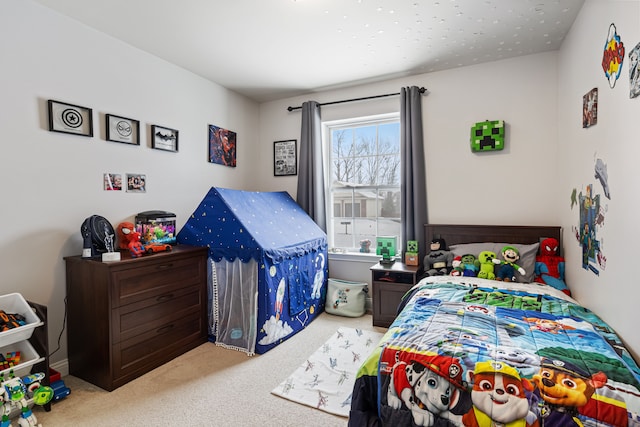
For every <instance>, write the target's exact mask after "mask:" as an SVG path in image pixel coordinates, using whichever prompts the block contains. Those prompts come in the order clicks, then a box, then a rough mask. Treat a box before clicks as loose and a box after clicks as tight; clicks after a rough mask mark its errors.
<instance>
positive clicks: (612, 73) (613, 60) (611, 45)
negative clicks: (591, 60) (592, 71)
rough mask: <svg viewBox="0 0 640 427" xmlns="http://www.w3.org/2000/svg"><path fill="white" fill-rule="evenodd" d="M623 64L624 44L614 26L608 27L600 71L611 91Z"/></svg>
mask: <svg viewBox="0 0 640 427" xmlns="http://www.w3.org/2000/svg"><path fill="white" fill-rule="evenodd" d="M623 62H624V43H622V40H621V39H620V36H619V35H618V32H617V30H616V26H615V24H611V25H609V32H608V33H607V40H606V41H605V43H604V52H603V53H602V70H603V71H604V75H605V77H606V78H607V80H608V81H609V87H610V88H611V89H613V88H614V87H615V85H616V82H617V81H618V78H620V74H621V73H622V63H623Z"/></svg>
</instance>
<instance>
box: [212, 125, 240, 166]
mask: <svg viewBox="0 0 640 427" xmlns="http://www.w3.org/2000/svg"><path fill="white" fill-rule="evenodd" d="M236 139H237V135H236V133H235V132H234V131H231V130H228V129H224V128H221V127H219V126H214V125H209V163H217V164H219V165H224V166H230V167H232V168H235V167H236V143H237V141H236Z"/></svg>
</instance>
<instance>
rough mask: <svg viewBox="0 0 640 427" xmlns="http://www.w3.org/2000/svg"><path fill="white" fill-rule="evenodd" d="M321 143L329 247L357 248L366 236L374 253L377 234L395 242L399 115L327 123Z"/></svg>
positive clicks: (397, 197) (397, 233)
mask: <svg viewBox="0 0 640 427" xmlns="http://www.w3.org/2000/svg"><path fill="white" fill-rule="evenodd" d="M324 142H325V148H326V150H327V153H328V155H327V157H326V158H327V159H328V163H329V164H328V171H329V172H328V173H327V174H326V179H327V188H328V193H327V194H328V197H329V198H330V202H329V203H328V204H327V205H328V206H329V208H328V212H327V215H329V216H330V217H329V221H328V224H327V227H328V230H327V235H328V237H329V246H330V247H332V248H340V249H344V250H347V251H353V252H358V251H359V250H360V247H361V243H360V242H361V241H365V240H369V241H370V242H371V252H373V253H375V246H376V237H377V236H397V238H398V241H399V240H400V232H401V230H400V120H399V116H398V115H397V114H394V115H386V116H383V117H373V118H372V117H369V118H361V119H353V120H342V121H339V122H325V123H324ZM398 249H400V248H398Z"/></svg>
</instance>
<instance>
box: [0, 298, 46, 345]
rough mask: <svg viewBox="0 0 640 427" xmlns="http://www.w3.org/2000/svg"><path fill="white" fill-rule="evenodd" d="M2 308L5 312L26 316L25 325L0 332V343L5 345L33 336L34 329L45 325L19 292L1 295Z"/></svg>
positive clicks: (0, 305) (0, 307)
mask: <svg viewBox="0 0 640 427" xmlns="http://www.w3.org/2000/svg"><path fill="white" fill-rule="evenodd" d="M0 310H4V311H5V313H7V314H9V313H11V314H13V313H17V314H20V315H22V316H24V317H25V325H23V326H19V327H17V328H13V329H7V330H6V331H4V332H0V345H2V346H5V345H9V344H13V343H15V342H18V341H22V340H27V339H29V338H31V334H32V333H33V330H34V329H35V328H37V327H38V326H42V325H44V322H42V321H41V320H40V319H39V318H38V316H37V315H36V314H35V313H34V312H33V309H32V308H31V307H30V306H29V304H28V303H27V301H26V300H25V299H24V298H23V297H22V295H20V294H18V293H13V294H7V295H0Z"/></svg>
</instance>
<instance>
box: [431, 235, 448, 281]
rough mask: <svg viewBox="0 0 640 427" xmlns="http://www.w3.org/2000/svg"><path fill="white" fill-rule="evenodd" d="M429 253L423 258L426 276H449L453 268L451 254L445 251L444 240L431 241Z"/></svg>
mask: <svg viewBox="0 0 640 427" xmlns="http://www.w3.org/2000/svg"><path fill="white" fill-rule="evenodd" d="M430 249H431V251H430V252H429V253H428V254H427V255H426V256H425V257H424V269H425V275H426V276H443V275H445V274H449V272H450V271H451V269H452V268H453V266H452V265H451V263H452V262H453V254H452V253H451V252H450V251H448V250H447V245H446V243H445V241H444V239H433V240H432V241H431V246H430Z"/></svg>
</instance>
